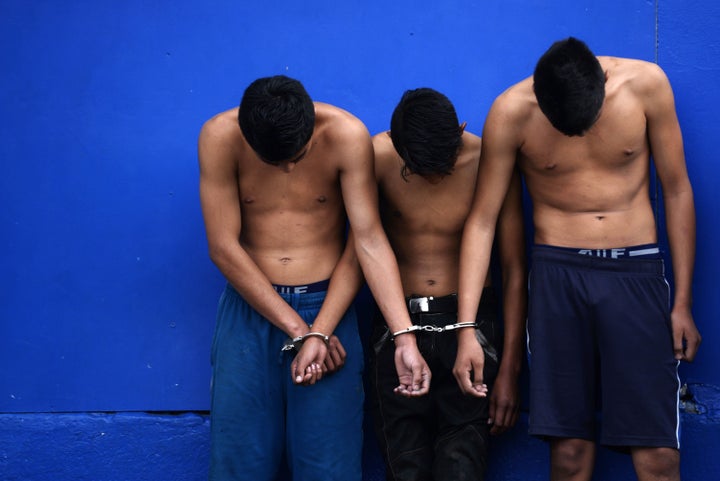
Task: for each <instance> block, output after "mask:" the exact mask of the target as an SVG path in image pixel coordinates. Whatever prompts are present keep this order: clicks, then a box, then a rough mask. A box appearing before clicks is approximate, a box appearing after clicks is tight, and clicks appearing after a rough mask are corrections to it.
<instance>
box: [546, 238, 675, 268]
mask: <svg viewBox="0 0 720 481" xmlns="http://www.w3.org/2000/svg"><path fill="white" fill-rule="evenodd" d="M581 250H583V249H570V248H566V247H556V246H547V245H538V244H536V245H534V246H533V248H532V262H533V263H537V262H551V263H554V264H557V265H565V266H572V267H576V268H580V269H593V270H601V271H606V272H622V273H631V272H633V273H636V274H648V275H661V276H664V275H665V267H664V260H663V259H662V257H660V256H659V255H658V254H649V255H648V256H642V255H641V256H634V257H630V256H629V255H625V256H623V257H615V258H613V257H598V256H593V255H588V254H581V253H579V252H578V251H581ZM595 250H597V249H595ZM605 250H610V249H605Z"/></svg>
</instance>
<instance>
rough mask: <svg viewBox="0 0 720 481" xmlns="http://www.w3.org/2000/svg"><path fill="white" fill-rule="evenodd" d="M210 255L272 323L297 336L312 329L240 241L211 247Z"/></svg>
mask: <svg viewBox="0 0 720 481" xmlns="http://www.w3.org/2000/svg"><path fill="white" fill-rule="evenodd" d="M210 257H211V259H212V261H213V262H214V263H215V265H216V266H217V268H218V269H219V270H220V272H221V273H222V274H223V275H224V276H225V278H226V279H227V281H228V282H229V283H230V284H231V285H232V286H233V287H234V288H235V290H236V291H237V292H238V293H239V294H240V295H241V296H242V297H243V299H245V301H246V302H247V303H248V304H250V305H251V306H252V307H253V308H254V309H255V310H256V311H258V312H259V313H260V315H262V316H263V317H264V318H266V319H267V320H268V321H270V323H271V324H273V325H274V326H276V327H277V328H278V329H280V330H282V331H283V332H285V333H286V334H287V335H288V336H289V337H293V338H294V337H297V336H300V335H303V334H305V333H306V332H307V331H308V328H307V324H306V323H305V322H304V321H303V320H302V319H301V318H300V316H299V315H298V313H297V312H295V310H294V309H293V308H292V307H291V306H290V305H289V304H288V303H287V302H285V300H284V299H283V298H282V297H280V295H278V293H277V292H275V289H274V288H273V287H272V284H271V283H270V281H269V280H268V278H267V276H266V275H265V274H264V273H263V272H262V271H261V270H260V268H259V267H258V266H257V264H255V262H254V261H253V260H252V259H251V258H250V256H249V255H248V254H247V253H246V252H245V251H244V249H242V247H241V246H240V245H239V244H238V245H237V246H233V245H228V246H224V247H220V246H216V247H215V248H211V253H210Z"/></svg>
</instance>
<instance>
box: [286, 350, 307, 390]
mask: <svg viewBox="0 0 720 481" xmlns="http://www.w3.org/2000/svg"><path fill="white" fill-rule="evenodd" d="M300 365H301V363H300V360H299V359H298V356H296V357H295V360H294V361H293V362H292V364H291V365H290V375H291V376H292V379H293V382H294V383H295V384H302V383H303V382H305V377H306V375H305V372H306V370H307V367H302V368H301V367H300Z"/></svg>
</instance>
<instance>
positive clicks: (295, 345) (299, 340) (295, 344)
mask: <svg viewBox="0 0 720 481" xmlns="http://www.w3.org/2000/svg"><path fill="white" fill-rule="evenodd" d="M308 337H317V338H319V339H322V341H323V342H324V343H325V346H328V345H329V344H330V337H329V336H326V335H325V334H323V333H322V332H317V331H311V332H308V333H305V334H303V335H302V336H297V337H291V338H288V339H287V340H286V341H285V343H284V344H283V347H282V349H280V350H281V351H290V350H294V351H298V352H299V351H300V349H301V348H302V345H303V343H304V342H305V340H306V339H307V338H308Z"/></svg>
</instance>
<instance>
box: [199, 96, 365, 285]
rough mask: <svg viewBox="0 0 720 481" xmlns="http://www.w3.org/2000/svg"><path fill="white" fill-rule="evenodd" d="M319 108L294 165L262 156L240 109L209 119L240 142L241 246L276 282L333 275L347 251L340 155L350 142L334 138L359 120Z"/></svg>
mask: <svg viewBox="0 0 720 481" xmlns="http://www.w3.org/2000/svg"><path fill="white" fill-rule="evenodd" d="M315 107H316V109H315V110H316V126H315V131H314V133H313V136H312V138H311V140H310V143H309V145H308V148H307V153H306V155H305V156H304V157H303V158H302V159H301V160H300V161H299V162H297V163H295V164H291V163H284V164H281V165H280V166H273V165H269V164H267V163H265V162H263V161H262V160H261V159H260V158H259V157H258V156H257V154H255V152H254V151H253V150H252V149H251V148H250V146H249V145H248V144H247V142H246V141H245V139H244V137H243V135H242V132H241V130H240V128H239V126H238V123H237V109H232V110H229V111H226V112H223V113H221V114H219V115H218V116H216V117H215V118H214V119H212V120H211V121H210V122H211V123H212V124H211V125H210V128H211V129H213V132H215V135H217V136H219V137H220V139H221V140H220V141H221V143H222V145H232V146H234V147H233V149H234V151H233V152H231V153H230V155H229V156H228V159H231V160H229V161H228V162H231V163H232V165H230V166H228V168H231V169H233V170H234V178H235V179H236V182H237V190H236V192H235V198H236V201H235V202H238V201H239V210H240V219H241V225H240V226H239V229H240V230H239V239H240V244H241V245H242V247H243V248H244V249H245V251H246V252H247V253H248V255H249V256H250V257H251V258H252V260H253V261H254V262H255V263H256V264H257V266H258V267H259V268H260V270H261V271H262V272H263V273H264V274H265V275H266V276H267V278H268V279H269V280H270V281H271V282H273V283H276V284H288V285H298V284H306V283H311V282H315V281H320V280H324V279H328V278H330V276H331V274H332V272H333V269H334V268H335V265H336V264H337V262H338V259H339V258H340V256H341V254H342V251H343V249H344V238H345V221H346V216H345V209H344V205H343V200H342V192H341V188H340V167H339V166H338V164H337V163H336V162H334V158H336V157H338V156H339V155H340V154H341V152H339V149H342V148H344V146H345V145H346V144H345V143H344V142H337V141H336V139H335V137H336V135H337V133H338V131H341V130H342V129H344V128H345V127H347V123H351V122H357V119H355V118H354V117H352V116H350V115H349V114H347V113H346V112H344V111H342V110H341V109H338V108H336V107H333V106H330V105H327V104H321V103H316V104H315ZM206 215H207V214H206Z"/></svg>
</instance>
